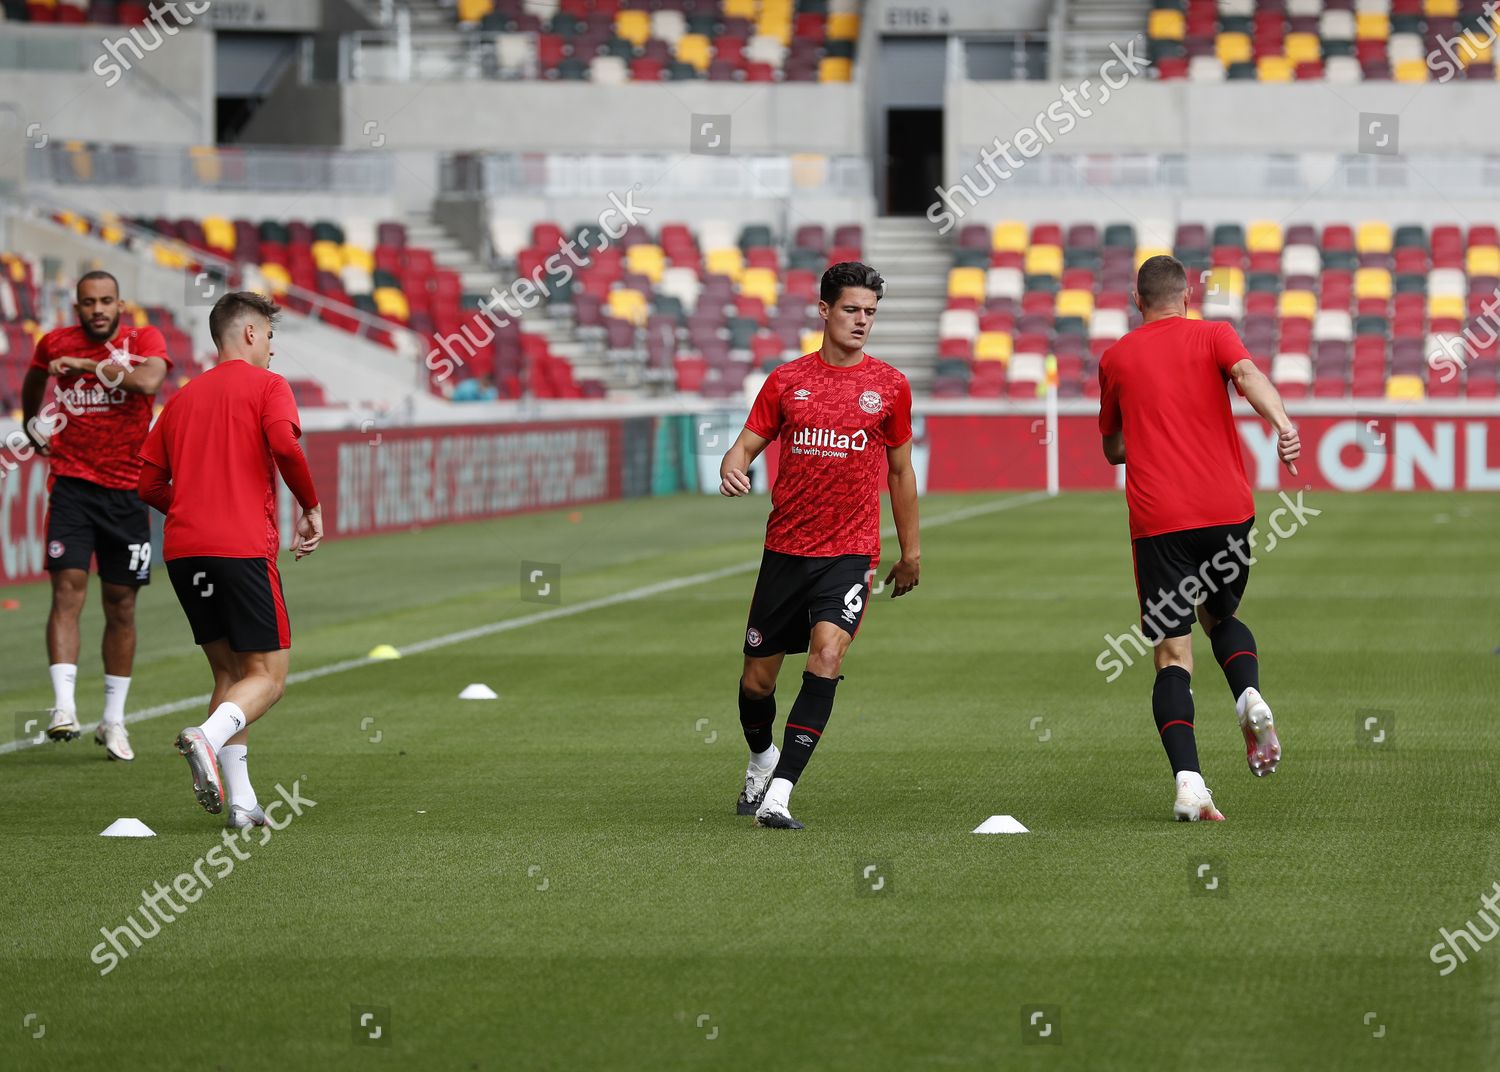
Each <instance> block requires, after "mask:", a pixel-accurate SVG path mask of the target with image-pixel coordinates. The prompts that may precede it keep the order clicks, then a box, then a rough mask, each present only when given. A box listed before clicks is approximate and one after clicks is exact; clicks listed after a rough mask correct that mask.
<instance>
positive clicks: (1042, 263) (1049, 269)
mask: <svg viewBox="0 0 1500 1072" xmlns="http://www.w3.org/2000/svg"><path fill="white" fill-rule="evenodd" d="M1062 270H1063V251H1062V249H1061V247H1059V246H1032V247H1031V248H1030V249H1028V250H1027V251H1026V274H1027V275H1062Z"/></svg>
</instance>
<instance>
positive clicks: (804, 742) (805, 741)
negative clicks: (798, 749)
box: [793, 733, 813, 748]
mask: <svg viewBox="0 0 1500 1072" xmlns="http://www.w3.org/2000/svg"><path fill="white" fill-rule="evenodd" d="M793 740H795V741H796V742H797V743H798V744H800V745H801V746H802V747H803V748H811V747H812V743H813V739H812V738H811V737H809V736H808V735H807V734H805V733H799V734H797V736H796V737H794V738H793Z"/></svg>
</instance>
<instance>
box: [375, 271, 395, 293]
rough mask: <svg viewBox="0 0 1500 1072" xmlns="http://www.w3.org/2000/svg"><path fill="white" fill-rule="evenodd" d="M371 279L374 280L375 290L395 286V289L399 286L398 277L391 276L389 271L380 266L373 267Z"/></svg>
mask: <svg viewBox="0 0 1500 1072" xmlns="http://www.w3.org/2000/svg"><path fill="white" fill-rule="evenodd" d="M372 281H373V282H374V284H375V288H376V289H377V290H379V289H380V288H381V287H396V288H397V289H400V287H401V281H400V280H399V279H397V278H396V277H395V276H393V275H392V274H391V273H390V272H387V271H385V270H384V269H381V268H377V269H375V272H374V274H373V277H372Z"/></svg>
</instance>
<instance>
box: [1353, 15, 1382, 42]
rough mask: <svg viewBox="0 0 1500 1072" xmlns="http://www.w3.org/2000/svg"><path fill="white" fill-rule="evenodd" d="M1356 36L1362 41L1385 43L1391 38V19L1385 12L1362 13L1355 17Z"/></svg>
mask: <svg viewBox="0 0 1500 1072" xmlns="http://www.w3.org/2000/svg"><path fill="white" fill-rule="evenodd" d="M1354 35H1355V36H1356V37H1357V38H1359V39H1360V40H1361V41H1384V40H1385V39H1386V38H1388V37H1390V36H1391V17H1390V16H1389V15H1387V14H1386V13H1385V12H1384V11H1361V12H1360V13H1359V14H1357V15H1355V16H1354Z"/></svg>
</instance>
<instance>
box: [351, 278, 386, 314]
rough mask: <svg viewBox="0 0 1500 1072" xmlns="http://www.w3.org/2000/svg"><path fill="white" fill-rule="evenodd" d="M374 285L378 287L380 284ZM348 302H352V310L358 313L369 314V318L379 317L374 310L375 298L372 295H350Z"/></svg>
mask: <svg viewBox="0 0 1500 1072" xmlns="http://www.w3.org/2000/svg"><path fill="white" fill-rule="evenodd" d="M375 285H376V286H379V285H380V284H379V283H376V284H375ZM350 300H351V301H352V302H354V308H356V309H358V310H359V311H360V312H362V313H369V314H370V315H371V316H378V315H379V313H378V312H377V310H376V309H375V296H374V295H373V294H353V295H350Z"/></svg>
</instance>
